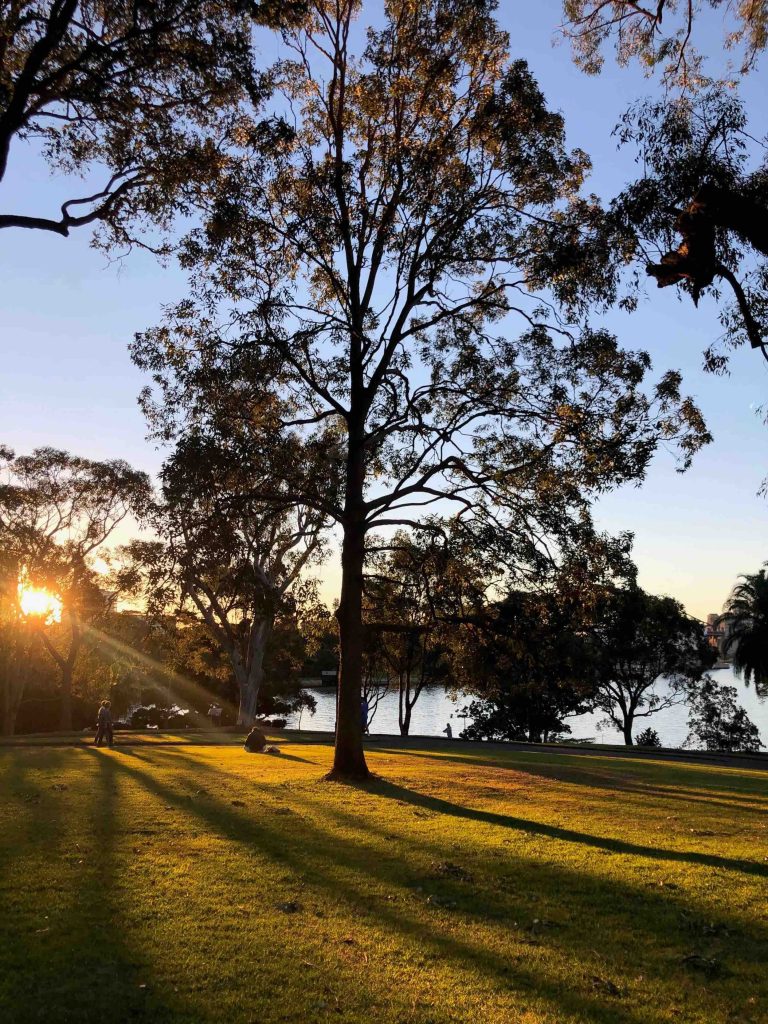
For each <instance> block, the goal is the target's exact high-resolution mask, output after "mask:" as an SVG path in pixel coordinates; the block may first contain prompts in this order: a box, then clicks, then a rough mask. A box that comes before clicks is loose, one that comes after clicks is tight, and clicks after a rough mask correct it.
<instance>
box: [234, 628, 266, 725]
mask: <svg viewBox="0 0 768 1024" xmlns="http://www.w3.org/2000/svg"><path fill="white" fill-rule="evenodd" d="M271 632H272V620H271V619H262V620H261V621H260V622H257V623H254V625H253V627H252V630H251V637H250V642H249V647H248V661H247V664H246V665H245V667H241V669H240V671H239V672H237V673H236V674H237V683H238V687H239V689H240V706H239V708H238V711H237V724H238V725H243V726H246V727H247V728H249V729H250V727H251V726H252V725H253V723H254V722H255V720H256V711H257V708H258V704H259V692H260V690H261V684H262V683H263V681H264V653H265V651H266V648H267V641H268V640H269V637H270V634H271Z"/></svg>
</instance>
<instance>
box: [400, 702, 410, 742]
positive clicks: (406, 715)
mask: <svg viewBox="0 0 768 1024" xmlns="http://www.w3.org/2000/svg"><path fill="white" fill-rule="evenodd" d="M412 711H413V708H412V707H410V706H409V705H408V703H407V702H406V705H405V711H404V712H401V714H400V735H401V736H407V735H408V733H409V732H410V730H411V712H412Z"/></svg>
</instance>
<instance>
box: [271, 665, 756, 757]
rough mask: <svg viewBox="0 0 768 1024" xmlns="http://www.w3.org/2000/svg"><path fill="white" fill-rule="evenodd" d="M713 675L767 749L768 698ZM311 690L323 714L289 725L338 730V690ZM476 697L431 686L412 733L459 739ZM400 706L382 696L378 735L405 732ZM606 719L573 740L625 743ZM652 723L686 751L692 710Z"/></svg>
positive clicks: (592, 718) (582, 728)
mask: <svg viewBox="0 0 768 1024" xmlns="http://www.w3.org/2000/svg"><path fill="white" fill-rule="evenodd" d="M711 675H712V676H713V677H714V678H715V679H716V680H717V682H718V683H720V684H721V685H722V684H725V685H728V686H735V687H736V688H737V690H738V693H739V702H740V703H741V705H742V706H743V707H744V708H745V710H746V712H747V714H748V715H749V717H750V719H751V720H752V721H753V722H754V723H755V725H756V726H757V727H758V729H759V730H760V738H761V745H762V747H763V749H765V748H766V746H768V700H766V699H761V698H759V697H758V696H757V694H756V693H755V690H754V687H746V686H744V683H743V682H742V681H741V680H740V679H738V678H737V677H736V676H735V675H734V673H733V670H732V669H730V668H724V669H716V670H713V671H712V672H711ZM662 685H663V684H662ZM307 692H308V693H311V694H312V696H313V697H314V698H315V700H316V701H317V711H316V712H315V714H314V715H310V714H309V713H308V712H306V711H305V712H304V713H303V714H302V715H301V716H299V715H294V716H292V717H291V718H290V719H289V720H288V726H289V727H290V728H293V729H295V728H298V727H299V724H300V725H301V728H302V729H306V730H307V731H309V732H332V731H333V729H334V725H335V720H336V691H335V689H333V688H332V687H322V688H320V687H313V686H308V687H307ZM470 699H471V698H468V697H463V698H462V697H459V700H458V701H457V702H456V703H454V702H453V701H452V700H451V699H450V698H449V697H448V695H447V694H446V692H445V690H444V689H443V688H442V687H439V686H432V687H425V688H424V690H423V691H422V693H421V696H420V697H419V700H418V701H417V703H416V706H415V707H414V709H413V716H412V720H411V735H412V736H440V735H442V732H443V730H444V729H445V727H446V725H447V724H448V723H449V722H450V724H451V728H452V729H453V735H454V736H458V734H459V733H460V732H461V730H462V729H463V728H464V724H465V720H464V719H463V718H461V717H459V712H460V711H461V709H462V707H463V706H464V705H465V704H467V703H469V700H470ZM397 705H398V701H397V691H396V690H394V691H390V692H389V693H387V694H386V695H385V696H384V697H383V698H382V700H381V702H380V703H379V705H378V708H377V709H376V712H375V714H374V717H373V720H372V721H371V724H370V731H371V732H372V733H385V734H390V733H399V731H400V729H399V727H398V723H397ZM604 719H605V715H604V714H603V713H602V712H595V713H594V714H586V715H577V716H575V717H573V718H569V719H568V725H570V727H571V737H570V738H571V739H573V740H580V739H583V740H595V741H596V742H598V743H622V742H623V740H622V737H621V733H619V732H618V731H617V730H616V729H614V728H612V727H609V728H602V729H600V728H598V726H599V724H600V722H601V721H602V720H604ZM649 725H650V726H652V728H654V729H655V730H656V732H657V733H658V734H659V737H660V739H661V742H662V744H663V745H664V746H665V747H680V746H682V745H683V743H684V741H685V738H686V736H687V735H688V708H687V706H686V705H684V704H681V705H677V706H676V707H673V708H669V709H668V710H666V711H660V712H659V713H658V714H654V715H652V716H651V717H649V718H638V719H637V720H636V725H635V733H636V734H637V733H638V732H641V731H642V730H643V729H645V728H646V727H647V726H649Z"/></svg>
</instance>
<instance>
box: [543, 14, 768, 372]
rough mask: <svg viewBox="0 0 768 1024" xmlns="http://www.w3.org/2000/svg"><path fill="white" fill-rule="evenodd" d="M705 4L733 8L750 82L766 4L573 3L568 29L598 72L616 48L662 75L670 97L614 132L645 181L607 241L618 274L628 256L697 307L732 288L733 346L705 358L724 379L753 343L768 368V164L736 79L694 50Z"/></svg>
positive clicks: (614, 219) (582, 61)
mask: <svg viewBox="0 0 768 1024" xmlns="http://www.w3.org/2000/svg"><path fill="white" fill-rule="evenodd" d="M707 5H708V6H710V7H718V8H720V7H722V8H724V9H725V22H726V24H728V20H730V25H729V26H728V29H727V31H726V35H725V42H726V48H727V49H733V50H736V51H738V52H739V53H740V72H741V73H746V72H747V71H749V70H750V69H751V68H752V67H753V66H754V64H755V61H756V59H757V57H758V56H759V55H760V54H761V53H762V52H763V51H764V50H765V48H766V43H767V42H768V7H766V5H765V4H762V3H759V4H754V3H747V4H735V3H726V4H721V3H720V0H707V2H706V4H695V3H693V2H692V0H691V2H687V3H679V4H678V3H675V2H664V0H661V2H660V3H658V4H655V3H654V4H651V5H649V6H647V7H646V6H643V5H642V4H637V3H629V2H623V0H617V2H612V0H566V2H565V3H564V11H565V16H566V22H565V25H564V26H563V29H564V32H565V34H566V36H568V37H569V38H570V39H571V40H572V42H573V46H574V53H575V58H576V61H577V63H578V64H579V65H580V66H581V67H582V68H584V70H586V71H587V72H589V73H591V74H594V73H596V72H599V71H600V70H601V69H602V67H603V63H604V57H603V49H604V44H606V43H610V42H615V45H616V51H617V56H618V60H619V63H620V64H625V63H627V62H628V61H629V60H630V59H633V58H637V59H638V60H639V61H640V62H641V63H642V64H643V66H644V67H645V68H646V70H647V71H648V72H649V73H651V72H652V71H654V70H656V69H657V68H661V69H662V79H663V82H664V83H665V84H666V86H667V87H668V89H667V91H666V92H665V93H664V95H663V96H662V97H661V98H660V99H654V100H645V101H643V102H640V103H638V104H637V105H635V106H633V107H632V108H631V109H630V110H629V112H628V113H627V114H626V115H625V116H624V117H623V118H622V121H621V123H620V125H619V126H618V129H617V133H618V136H619V139H620V140H621V141H622V143H625V144H626V143H629V144H631V145H633V146H634V148H635V149H636V151H637V157H638V160H637V162H638V164H639V165H640V166H641V167H642V169H643V173H642V176H641V177H640V178H639V179H638V180H637V181H634V182H632V183H631V184H629V185H628V186H627V188H626V189H624V190H623V191H622V192H621V194H620V195H619V196H618V197H617V198H616V199H615V200H614V202H613V203H612V204H611V205H610V208H609V210H608V211H607V218H606V220H605V222H604V224H603V229H604V231H605V235H604V244H605V245H606V246H607V247H608V248H613V249H614V251H615V252H616V261H615V266H616V269H617V270H620V269H621V266H622V264H623V263H624V262H625V261H626V260H627V259H628V258H631V259H633V260H634V262H635V266H637V267H642V268H644V270H645V272H646V274H647V275H649V276H650V277H652V278H653V279H655V281H656V283H657V285H658V287H659V288H666V287H669V286H671V285H676V286H678V287H679V288H680V289H681V290H682V291H683V292H685V293H687V294H689V295H690V296H691V298H692V299H693V301H694V303H695V304H697V305H698V301H699V298H700V296H701V295H702V294H711V295H713V296H714V297H715V298H718V299H719V298H720V291H719V289H720V287H721V286H722V284H723V283H724V284H725V285H726V286H727V289H728V293H729V294H732V296H733V298H734V300H735V302H734V303H733V305H723V306H721V321H722V323H723V326H724V327H725V332H726V333H725V341H724V345H721V346H720V347H719V348H715V347H713V346H708V347H707V349H706V352H705V365H706V367H707V368H708V369H710V370H713V371H715V372H722V371H723V370H725V369H726V367H727V362H728V359H727V355H726V354H725V353H726V351H727V349H728V348H730V347H735V346H737V345H740V344H742V343H743V342H744V341H745V340H747V341H748V342H749V343H750V345H751V346H752V348H755V349H758V350H759V351H760V352H762V354H763V355H764V356H765V358H766V360H768V347H767V346H768V306H767V298H766V296H767V295H768V193H767V192H766V181H768V164H767V163H766V159H765V146H764V145H763V144H761V143H760V141H759V140H757V139H755V138H754V137H753V133H750V130H749V126H748V122H749V119H748V117H747V114H746V112H745V110H744V106H743V104H742V103H741V102H740V100H739V95H738V90H736V89H735V88H734V85H735V83H734V81H733V80H732V79H731V77H730V76H729V77H728V78H727V79H726V80H725V81H722V80H720V81H717V80H713V79H712V78H710V77H708V76H707V75H706V74H705V68H706V64H705V57H704V55H703V54H702V53H701V52H698V51H697V50H696V49H695V46H694V38H695V34H696V31H695V30H696V27H697V25H698V22H699V20H700V18H701V15H702V7H703V6H707ZM721 55H722V50H720V51H719V52H718V54H717V56H721ZM714 56H715V54H712V53H710V54H709V58H710V59H711V58H713V57H714ZM636 287H637V282H635V283H634V284H633V289H632V292H633V293H634V291H635V289H636ZM625 302H627V303H628V304H630V305H633V304H634V302H636V296H635V295H634V294H631V295H630V296H629V297H627V298H626V299H625Z"/></svg>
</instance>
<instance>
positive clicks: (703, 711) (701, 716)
mask: <svg viewBox="0 0 768 1024" xmlns="http://www.w3.org/2000/svg"><path fill="white" fill-rule="evenodd" d="M737 697H738V691H737V690H736V687H735V686H719V685H718V684H717V683H716V682H715V680H714V679H712V677H711V676H707V677H706V678H705V679H704V682H703V683H702V685H701V687H700V688H699V689H698V690H697V692H696V694H695V695H694V696H693V698H692V699H691V711H690V714H689V716H688V728H689V730H690V732H689V733H688V737H687V739H686V741H685V746H687V747H692V746H694V745H701V746H702V747H703V748H704V750H727V751H734V750H742V751H750V750H759V749H760V733H759V731H758V729H757V726H756V725H755V724H754V723H753V722H751V721H750V719H749V716H748V715H747V713H746V711H745V710H744V708H742V707H740V706H739V704H738V701H737Z"/></svg>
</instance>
